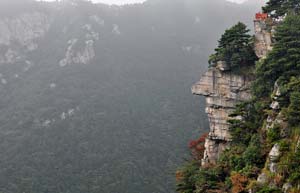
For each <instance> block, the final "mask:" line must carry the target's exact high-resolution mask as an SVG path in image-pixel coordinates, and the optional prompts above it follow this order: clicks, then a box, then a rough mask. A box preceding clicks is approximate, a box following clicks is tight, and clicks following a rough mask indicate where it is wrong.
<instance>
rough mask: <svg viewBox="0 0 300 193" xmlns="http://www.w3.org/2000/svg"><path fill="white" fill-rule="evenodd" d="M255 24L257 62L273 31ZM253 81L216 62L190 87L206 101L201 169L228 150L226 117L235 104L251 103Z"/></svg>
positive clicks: (269, 46)
mask: <svg viewBox="0 0 300 193" xmlns="http://www.w3.org/2000/svg"><path fill="white" fill-rule="evenodd" d="M254 24H255V52H256V55H257V56H258V57H259V58H264V57H265V56H266V54H267V52H268V51H269V50H271V49H272V30H271V31H270V29H269V28H270V25H269V24H268V23H267V21H265V20H255V21H254ZM271 28H272V29H274V27H271ZM252 81H253V77H252V76H251V75H245V74H239V73H235V72H232V71H231V70H230V69H229V68H228V66H227V65H226V63H225V62H224V61H219V62H217V64H216V65H215V67H210V68H209V69H208V71H207V72H206V73H205V74H204V75H203V76H202V77H201V79H200V81H199V82H197V83H196V84H194V85H193V86H192V93H193V94H195V95H201V96H204V97H205V99H206V113H207V114H208V120H209V129H210V131H209V135H208V137H207V139H206V141H205V151H204V157H203V159H202V165H206V164H215V163H216V161H217V159H218V158H219V155H220V153H221V152H223V151H224V150H225V149H226V148H227V147H228V145H229V143H228V142H230V141H231V136H230V132H229V123H228V120H229V119H230V117H229V115H230V114H232V112H233V111H234V109H235V106H236V105H237V104H238V103H240V102H242V101H247V100H249V99H251V91H250V85H251V82H252ZM273 105H274V106H276V104H273ZM235 119H241V117H235Z"/></svg>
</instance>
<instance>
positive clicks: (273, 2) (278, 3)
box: [263, 0, 300, 18]
mask: <svg viewBox="0 0 300 193" xmlns="http://www.w3.org/2000/svg"><path fill="white" fill-rule="evenodd" d="M263 11H264V12H265V13H268V14H270V15H271V16H272V17H275V18H278V17H280V16H284V15H285V14H287V13H288V12H290V11H291V12H294V13H299V11H300V1H299V0H270V1H269V2H267V5H266V6H265V7H263Z"/></svg>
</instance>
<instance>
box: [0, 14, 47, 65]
mask: <svg viewBox="0 0 300 193" xmlns="http://www.w3.org/2000/svg"><path fill="white" fill-rule="evenodd" d="M50 24H51V20H50V19H49V16H47V15H46V14H44V13H40V12H33V13H24V14H21V15H19V16H16V17H7V18H2V19H0V49H1V53H0V64H1V63H14V62H16V61H19V60H20V59H21V58H22V55H24V54H26V53H28V52H31V51H33V50H36V49H37V48H38V40H40V39H41V38H43V37H44V36H45V34H46V32H47V31H48V30H49V27H50Z"/></svg>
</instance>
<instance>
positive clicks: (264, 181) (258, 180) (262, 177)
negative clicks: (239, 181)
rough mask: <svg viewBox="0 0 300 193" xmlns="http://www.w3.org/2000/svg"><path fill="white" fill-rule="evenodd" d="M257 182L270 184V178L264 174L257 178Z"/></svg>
mask: <svg viewBox="0 0 300 193" xmlns="http://www.w3.org/2000/svg"><path fill="white" fill-rule="evenodd" d="M257 182H258V183H262V184H265V183H267V182H268V176H267V175H266V174H265V173H264V172H263V173H261V174H260V175H259V176H258V177H257Z"/></svg>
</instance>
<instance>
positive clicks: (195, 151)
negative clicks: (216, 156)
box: [189, 133, 208, 160]
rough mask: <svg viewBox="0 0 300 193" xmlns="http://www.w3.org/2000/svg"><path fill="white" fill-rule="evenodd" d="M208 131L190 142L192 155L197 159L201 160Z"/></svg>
mask: <svg viewBox="0 0 300 193" xmlns="http://www.w3.org/2000/svg"><path fill="white" fill-rule="evenodd" d="M207 136H208V133H205V134H203V135H201V136H200V137H199V138H198V139H197V140H192V141H190V142H189V148H190V149H191V153H192V156H193V158H194V159H195V160H201V159H202V158H203V153H204V150H205V147H204V143H205V139H206V137H207Z"/></svg>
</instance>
